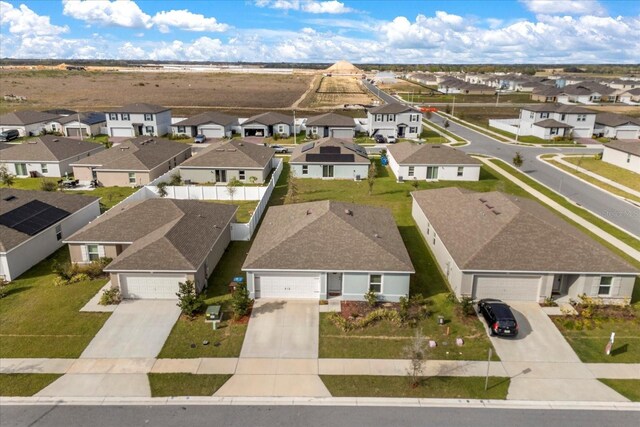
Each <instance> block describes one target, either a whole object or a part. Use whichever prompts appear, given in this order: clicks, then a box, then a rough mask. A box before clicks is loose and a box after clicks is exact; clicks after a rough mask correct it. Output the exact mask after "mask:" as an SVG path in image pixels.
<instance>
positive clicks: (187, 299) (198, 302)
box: [176, 280, 204, 319]
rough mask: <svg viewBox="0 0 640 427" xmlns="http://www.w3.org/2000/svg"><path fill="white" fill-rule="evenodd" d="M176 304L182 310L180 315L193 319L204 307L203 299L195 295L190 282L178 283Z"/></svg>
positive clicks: (194, 288) (192, 284) (193, 285)
mask: <svg viewBox="0 0 640 427" xmlns="http://www.w3.org/2000/svg"><path fill="white" fill-rule="evenodd" d="M176 296H177V297H178V303H177V304H176V305H177V306H178V307H180V310H182V314H186V315H187V316H189V318H191V319H193V318H194V317H195V315H196V313H198V312H199V311H201V310H202V307H203V306H204V298H203V297H202V295H197V294H196V285H195V283H193V281H191V280H187V281H186V282H184V283H182V282H180V283H178V292H177V293H176Z"/></svg>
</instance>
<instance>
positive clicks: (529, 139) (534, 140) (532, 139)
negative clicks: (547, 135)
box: [484, 125, 575, 146]
mask: <svg viewBox="0 0 640 427" xmlns="http://www.w3.org/2000/svg"><path fill="white" fill-rule="evenodd" d="M484 127H485V128H487V129H489V130H491V131H493V132H496V133H499V134H501V135H504V136H506V137H509V138H511V139H516V134H515V133H511V132H507V131H506V130H502V129H498V128H494V127H491V126H489V125H486V126H484ZM518 142H524V143H527V144H544V145H548V144H553V145H560V146H565V145H571V146H573V145H575V144H574V142H573V141H564V140H560V141H556V140H553V139H542V138H539V137H537V136H534V135H518Z"/></svg>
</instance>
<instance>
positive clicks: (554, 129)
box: [550, 128, 558, 135]
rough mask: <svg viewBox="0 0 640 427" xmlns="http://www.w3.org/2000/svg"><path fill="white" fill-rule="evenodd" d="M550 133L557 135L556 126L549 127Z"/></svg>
mask: <svg viewBox="0 0 640 427" xmlns="http://www.w3.org/2000/svg"><path fill="white" fill-rule="evenodd" d="M550 132H551V135H557V134H558V128H551V131H550Z"/></svg>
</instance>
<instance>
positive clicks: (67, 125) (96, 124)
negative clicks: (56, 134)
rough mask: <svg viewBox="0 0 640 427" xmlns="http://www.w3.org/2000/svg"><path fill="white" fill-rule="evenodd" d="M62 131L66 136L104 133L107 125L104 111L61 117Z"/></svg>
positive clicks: (59, 120)
mask: <svg viewBox="0 0 640 427" xmlns="http://www.w3.org/2000/svg"><path fill="white" fill-rule="evenodd" d="M57 122H58V123H59V124H60V129H61V130H60V132H62V134H63V135H65V136H80V135H81V134H82V136H95V135H99V134H101V133H102V129H103V128H104V127H106V126H107V118H106V115H105V114H104V113H96V112H88V113H79V114H73V115H69V116H64V117H60V118H59V119H58V120H57Z"/></svg>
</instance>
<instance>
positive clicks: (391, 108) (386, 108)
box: [369, 102, 420, 114]
mask: <svg viewBox="0 0 640 427" xmlns="http://www.w3.org/2000/svg"><path fill="white" fill-rule="evenodd" d="M405 111H411V112H415V113H419V112H420V111H418V110H416V109H415V108H411V107H409V106H407V105H404V104H401V103H399V102H394V103H392V104H384V105H380V106H379V107H374V108H371V109H369V112H370V113H371V114H400V113H404V112H405Z"/></svg>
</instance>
